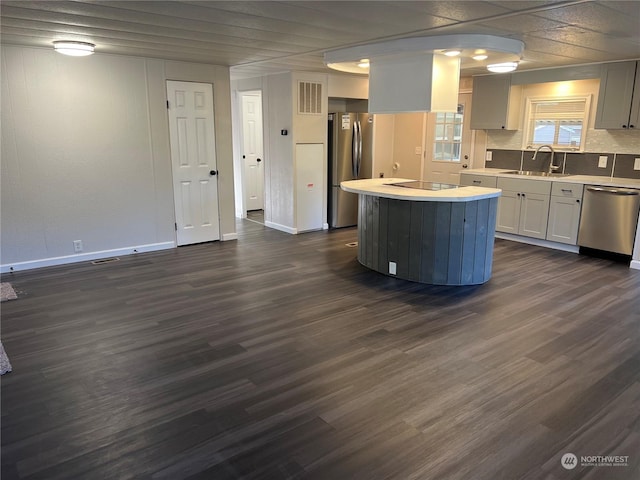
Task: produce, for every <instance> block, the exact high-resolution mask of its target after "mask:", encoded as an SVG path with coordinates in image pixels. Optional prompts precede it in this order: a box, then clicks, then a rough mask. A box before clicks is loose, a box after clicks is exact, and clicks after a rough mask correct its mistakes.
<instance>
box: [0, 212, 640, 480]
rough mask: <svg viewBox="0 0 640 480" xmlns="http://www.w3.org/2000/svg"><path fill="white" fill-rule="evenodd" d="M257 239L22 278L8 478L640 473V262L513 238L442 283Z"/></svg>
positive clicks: (304, 241)
mask: <svg viewBox="0 0 640 480" xmlns="http://www.w3.org/2000/svg"><path fill="white" fill-rule="evenodd" d="M238 228H239V240H238V241H237V242H235V241H234V242H224V243H219V242H216V243H210V244H202V245H195V246H190V247H181V248H179V249H175V250H169V251H163V252H157V253H148V254H140V255H137V256H129V257H123V258H122V259H121V260H120V261H118V262H114V263H108V264H103V265H91V264H77V265H72V266H64V267H53V268H47V269H41V270H38V271H29V272H18V273H15V274H12V275H5V276H3V277H2V281H10V282H12V284H13V286H14V288H15V289H16V291H17V292H18V295H19V299H18V300H14V301H10V302H6V303H3V304H2V307H1V308H2V312H1V313H2V342H3V344H4V346H5V348H6V350H7V353H8V355H9V357H10V359H11V362H12V364H13V372H12V373H10V374H8V375H5V376H3V377H2V379H1V384H2V432H1V433H2V479H3V480H10V479H29V480H35V479H47V480H54V479H71V478H80V479H118V480H122V479H171V480H176V479H216V480H217V479H239V478H243V479H245V478H246V479H303V478H304V479H330V480H334V479H409V478H412V479H429V480H430V479H434V480H435V479H438V480H441V479H445V480H456V479H460V480H462V479H464V480H467V479H473V480H484V479H486V480H499V479H504V480H516V479H522V480H537V479H543V480H558V479H587V480H600V479H607V480H611V479H613V480H615V479H625V480H626V479H638V478H640V295H639V292H640V271H634V270H630V269H629V268H628V267H627V266H626V265H623V264H618V263H613V262H611V261H609V260H603V259H597V258H592V257H587V256H581V255H575V254H570V253H564V252H558V251H552V250H548V249H543V248H538V247H533V246H528V245H522V244H517V243H513V242H508V241H504V240H497V241H496V247H495V255H494V268H493V277H492V279H491V280H490V281H489V282H488V283H486V284H484V285H481V286H473V287H433V286H426V285H421V284H416V283H410V282H406V281H401V280H398V279H394V278H390V277H385V276H383V275H380V274H377V273H375V272H372V271H370V270H367V269H366V268H364V267H362V266H361V265H359V264H358V262H357V261H356V259H355V257H356V253H357V249H356V248H349V247H347V246H346V245H345V244H347V243H349V242H353V241H354V240H355V239H356V231H355V229H342V230H337V231H330V232H315V233H308V234H304V235H297V236H292V235H288V234H285V233H281V232H278V231H275V230H270V229H266V228H265V227H263V226H261V225H259V224H257V223H255V222H250V221H244V222H241V223H239V227H238ZM566 452H572V453H574V454H576V455H577V456H578V462H580V456H586V455H628V456H629V459H628V466H626V467H589V466H581V465H578V466H577V468H575V469H573V470H566V469H564V468H563V467H562V466H561V465H560V457H561V456H562V455H563V454H564V453H566Z"/></svg>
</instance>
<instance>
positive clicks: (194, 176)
mask: <svg viewBox="0 0 640 480" xmlns="http://www.w3.org/2000/svg"><path fill="white" fill-rule="evenodd" d="M167 98H168V101H169V103H168V108H169V139H170V143H171V165H172V171H173V195H174V202H175V210H176V241H177V244H178V245H189V244H192V243H201V242H209V241H212V240H219V239H220V225H219V214H218V175H217V166H216V151H215V124H214V117H213V86H212V85H211V84H210V83H194V82H178V81H171V80H169V81H167Z"/></svg>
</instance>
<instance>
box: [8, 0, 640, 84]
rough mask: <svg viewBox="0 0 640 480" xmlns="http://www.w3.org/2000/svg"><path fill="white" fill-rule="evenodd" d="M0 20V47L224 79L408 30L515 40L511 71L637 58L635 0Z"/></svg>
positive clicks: (29, 13) (319, 6)
mask: <svg viewBox="0 0 640 480" xmlns="http://www.w3.org/2000/svg"><path fill="white" fill-rule="evenodd" d="M0 17H1V18H0V20H1V23H0V26H1V33H0V41H1V42H2V44H4V45H24V46H33V47H43V48H51V47H52V42H53V41H54V40H69V39H72V40H81V41H88V42H91V43H95V44H96V51H97V52H100V53H108V54H117V55H133V56H144V57H154V58H164V59H172V60H184V61H189V62H197V63H209V64H217V65H227V66H229V67H231V75H232V78H243V77H252V76H258V75H264V74H269V73H277V72H282V71H288V70H303V71H322V72H326V71H329V70H328V69H327V68H326V67H325V66H324V64H323V56H322V55H323V53H324V52H325V51H326V50H330V49H334V48H341V47H347V46H354V45H359V44H364V43H370V42H375V41H380V40H390V39H396V38H403V37H409V36H418V35H448V34H459V33H480V34H492V35H499V36H504V37H509V38H516V39H518V40H522V41H524V43H525V52H524V56H523V59H522V61H521V63H520V67H519V69H520V70H526V69H534V68H544V67H552V66H561V65H572V64H585V63H594V62H605V61H614V60H626V59H637V58H640V2H638V1H637V0H633V1H592V0H577V1H554V0H546V1H544V0H541V1H490V2H484V1H291V2H289V1H283V2H271V1H253V2H245V1H62V2H61V1H49V0H46V1H28V0H25V1H5V0H2V3H1V4H0ZM481 72H486V71H485V70H484V69H483V68H478V67H472V68H469V69H466V70H464V71H463V74H468V75H471V74H474V73H481Z"/></svg>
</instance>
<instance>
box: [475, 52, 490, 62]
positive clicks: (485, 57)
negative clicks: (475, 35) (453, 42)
mask: <svg viewBox="0 0 640 480" xmlns="http://www.w3.org/2000/svg"><path fill="white" fill-rule="evenodd" d="M471 58H473V59H474V60H477V61H481V60H486V59H487V58H489V55H486V54H484V53H480V54H478V55H474V56H473V57H471Z"/></svg>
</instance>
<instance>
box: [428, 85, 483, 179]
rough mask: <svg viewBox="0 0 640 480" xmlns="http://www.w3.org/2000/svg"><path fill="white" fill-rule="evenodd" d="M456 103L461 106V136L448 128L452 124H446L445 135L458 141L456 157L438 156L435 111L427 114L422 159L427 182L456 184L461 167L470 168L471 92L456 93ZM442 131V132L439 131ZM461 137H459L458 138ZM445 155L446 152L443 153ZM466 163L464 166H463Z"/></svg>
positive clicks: (471, 144)
mask: <svg viewBox="0 0 640 480" xmlns="http://www.w3.org/2000/svg"><path fill="white" fill-rule="evenodd" d="M458 104H459V105H460V106H461V108H462V110H461V111H462V125H461V127H462V128H461V132H460V133H461V136H460V135H459V134H458V132H454V131H453V130H451V131H449V129H455V128H457V127H455V126H454V125H446V127H445V130H447V131H446V132H445V135H446V136H447V137H448V138H449V139H450V140H453V139H454V138H455V141H458V142H459V145H460V146H459V155H457V159H455V160H449V159H442V158H438V157H439V156H441V152H437V151H436V150H435V149H436V115H437V114H436V113H429V114H428V115H427V127H426V128H427V132H426V135H425V137H426V140H427V141H426V152H425V156H426V158H425V161H424V165H425V168H424V177H423V179H424V180H425V181H428V182H441V183H450V184H453V185H458V184H459V182H460V170H462V169H463V168H472V166H471V161H472V158H473V157H472V151H471V150H472V146H473V133H472V130H471V127H470V125H471V124H470V121H471V94H470V93H461V94H459V95H458ZM441 133H442V132H441ZM460 137H461V138H460ZM444 156H446V153H445V155H444ZM465 165H466V166H465Z"/></svg>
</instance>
